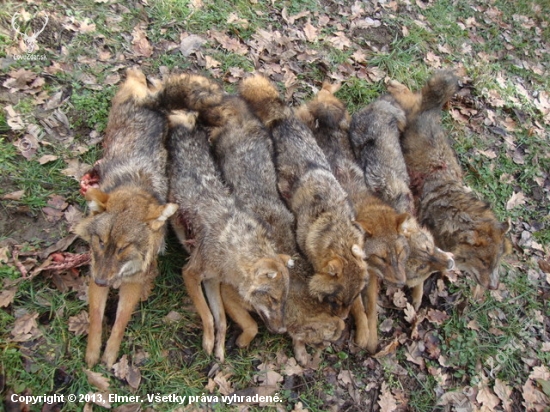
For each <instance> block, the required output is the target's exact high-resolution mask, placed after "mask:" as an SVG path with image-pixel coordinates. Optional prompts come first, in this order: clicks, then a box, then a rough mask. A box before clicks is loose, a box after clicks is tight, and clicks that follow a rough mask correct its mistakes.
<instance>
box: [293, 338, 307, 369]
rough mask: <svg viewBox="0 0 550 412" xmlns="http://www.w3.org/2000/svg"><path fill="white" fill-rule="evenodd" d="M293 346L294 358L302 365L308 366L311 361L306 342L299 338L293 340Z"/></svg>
mask: <svg viewBox="0 0 550 412" xmlns="http://www.w3.org/2000/svg"><path fill="white" fill-rule="evenodd" d="M292 346H293V347H294V358H295V359H296V362H298V363H299V364H300V365H302V366H307V364H308V363H309V354H308V353H307V349H306V344H305V342H304V341H302V340H299V339H293V340H292Z"/></svg>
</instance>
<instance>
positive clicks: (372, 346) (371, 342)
mask: <svg viewBox="0 0 550 412" xmlns="http://www.w3.org/2000/svg"><path fill="white" fill-rule="evenodd" d="M377 348H378V336H376V335H374V334H371V335H369V339H368V342H367V351H368V352H369V353H370V354H374V353H376V349H377Z"/></svg>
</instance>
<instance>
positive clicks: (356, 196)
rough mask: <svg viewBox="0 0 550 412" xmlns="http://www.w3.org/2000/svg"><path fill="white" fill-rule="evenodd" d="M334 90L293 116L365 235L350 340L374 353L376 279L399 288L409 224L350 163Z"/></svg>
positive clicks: (344, 118) (343, 113) (326, 88)
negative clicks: (363, 269) (363, 284)
mask: <svg viewBox="0 0 550 412" xmlns="http://www.w3.org/2000/svg"><path fill="white" fill-rule="evenodd" d="M335 90H336V89H335V87H334V86H332V85H330V84H328V83H325V84H324V85H323V88H322V89H321V90H320V91H319V93H318V94H317V95H316V96H315V97H314V98H313V100H311V101H310V102H308V103H307V104H306V105H304V106H302V107H300V109H299V110H298V112H297V113H298V116H299V117H300V118H301V119H303V120H304V121H305V123H306V124H308V125H309V127H310V128H311V129H312V131H313V135H314V137H315V139H316V141H317V143H318V144H319V146H320V147H321V149H322V150H323V152H324V153H325V155H326V156H327V159H329V162H330V166H331V169H332V172H333V173H334V175H335V176H336V178H337V180H338V181H339V182H340V184H341V185H342V187H343V188H344V190H345V191H346V192H347V195H348V197H349V199H350V200H351V202H352V204H353V207H354V210H355V213H356V220H357V223H358V224H359V225H360V226H361V227H362V228H363V230H364V232H365V245H364V252H365V259H366V261H367V263H368V271H369V273H370V277H369V281H368V286H367V288H366V289H364V290H362V292H361V296H360V297H359V298H358V299H356V301H355V302H354V304H353V307H352V314H353V316H354V318H355V325H356V334H355V341H356V343H357V344H358V345H359V346H361V347H367V349H368V350H369V351H371V352H374V350H375V349H376V346H377V344H378V338H377V331H376V328H377V323H378V322H377V320H378V317H377V313H376V302H377V297H378V281H379V279H380V280H382V281H384V282H388V283H391V284H395V285H398V286H401V285H404V284H405V282H406V271H405V264H406V261H407V259H408V256H409V245H408V243H407V240H406V238H405V233H406V231H407V230H409V228H410V226H411V224H412V221H413V219H412V217H411V216H410V215H409V214H408V213H397V212H396V211H395V210H394V209H393V208H392V207H390V206H389V205H387V204H385V203H384V202H382V201H381V200H380V199H378V198H377V197H376V196H375V195H374V194H373V193H372V192H371V191H369V190H368V188H367V185H366V183H365V175H364V173H363V171H362V170H361V169H360V167H359V166H358V164H357V163H356V161H355V158H354V155H353V152H352V149H351V146H350V141H349V137H348V129H349V116H348V113H347V110H346V108H345V106H344V104H343V103H342V102H341V101H340V100H339V99H338V98H336V96H334V94H333V92H334V91H335Z"/></svg>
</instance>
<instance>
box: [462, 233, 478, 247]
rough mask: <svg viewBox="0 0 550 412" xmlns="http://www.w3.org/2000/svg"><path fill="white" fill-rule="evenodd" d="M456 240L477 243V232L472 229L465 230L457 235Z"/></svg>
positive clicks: (470, 243)
mask: <svg viewBox="0 0 550 412" xmlns="http://www.w3.org/2000/svg"><path fill="white" fill-rule="evenodd" d="M458 241H459V242H460V243H467V244H469V245H474V246H475V245H476V244H477V233H476V232H475V231H474V230H466V231H464V232H462V233H460V234H459V235H458Z"/></svg>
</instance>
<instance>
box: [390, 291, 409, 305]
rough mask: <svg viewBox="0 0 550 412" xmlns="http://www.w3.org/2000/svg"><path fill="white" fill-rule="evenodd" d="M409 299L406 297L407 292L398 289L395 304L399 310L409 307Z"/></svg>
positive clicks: (394, 297)
mask: <svg viewBox="0 0 550 412" xmlns="http://www.w3.org/2000/svg"><path fill="white" fill-rule="evenodd" d="M407 303H408V302H407V297H406V296H405V292H403V290H401V289H398V290H397V292H395V293H394V295H393V304H394V305H395V306H397V307H398V308H404V307H406V306H407Z"/></svg>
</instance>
